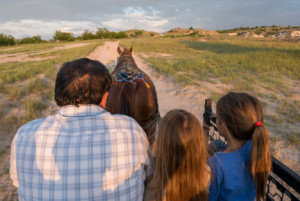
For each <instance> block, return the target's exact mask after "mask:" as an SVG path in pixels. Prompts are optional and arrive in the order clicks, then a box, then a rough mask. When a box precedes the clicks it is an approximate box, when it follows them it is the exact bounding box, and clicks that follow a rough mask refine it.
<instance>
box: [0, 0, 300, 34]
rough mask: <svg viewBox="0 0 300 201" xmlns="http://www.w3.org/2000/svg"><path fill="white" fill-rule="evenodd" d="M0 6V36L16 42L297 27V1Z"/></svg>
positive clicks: (60, 1)
mask: <svg viewBox="0 0 300 201" xmlns="http://www.w3.org/2000/svg"><path fill="white" fill-rule="evenodd" d="M0 5H1V6H0V33H3V34H6V35H12V36H13V37H15V38H19V39H20V38H24V37H31V36H35V35H40V36H41V37H42V38H43V39H46V40H48V39H51V38H52V37H53V35H54V33H55V31H56V30H60V31H64V32H72V33H74V35H75V36H78V35H81V34H82V33H83V32H84V31H85V30H89V31H91V32H95V31H96V30H97V28H107V29H109V30H111V31H124V30H129V29H142V30H146V31H156V32H159V33H163V32H165V31H168V30H171V29H173V28H176V27H182V28H189V27H191V26H192V27H193V28H200V29H207V30H221V29H231V28H236V27H241V26H243V27H248V26H249V27H253V26H271V25H282V26H287V25H291V26H300V0H127V1H126V0H106V1H103V0H0Z"/></svg>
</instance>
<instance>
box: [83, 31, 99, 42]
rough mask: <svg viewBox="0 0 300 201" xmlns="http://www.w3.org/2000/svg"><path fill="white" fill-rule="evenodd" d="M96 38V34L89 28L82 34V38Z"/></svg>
mask: <svg viewBox="0 0 300 201" xmlns="http://www.w3.org/2000/svg"><path fill="white" fill-rule="evenodd" d="M95 38H96V36H95V35H94V34H93V33H92V32H90V31H88V30H86V31H84V33H83V34H82V36H81V39H82V40H91V39H95Z"/></svg>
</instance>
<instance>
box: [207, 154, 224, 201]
mask: <svg viewBox="0 0 300 201" xmlns="http://www.w3.org/2000/svg"><path fill="white" fill-rule="evenodd" d="M207 163H208V165H209V167H210V169H211V172H212V175H213V178H212V181H211V185H210V187H209V201H215V200H219V196H220V192H221V184H222V180H223V179H222V177H223V176H222V172H221V169H220V164H218V158H217V157H216V155H214V156H212V157H210V158H209V159H208V161H207Z"/></svg>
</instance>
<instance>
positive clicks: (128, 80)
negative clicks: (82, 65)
mask: <svg viewBox="0 0 300 201" xmlns="http://www.w3.org/2000/svg"><path fill="white" fill-rule="evenodd" d="M118 52H119V54H120V57H119V58H118V63H117V66H116V68H115V69H114V71H113V72H112V74H111V76H112V85H111V88H110V91H109V94H108V97H107V102H106V109H107V111H109V112H111V113H112V114H124V115H127V116H130V117H132V118H134V119H135V120H136V121H137V122H138V123H139V125H140V126H141V127H142V128H143V130H144V131H145V132H146V134H147V136H148V139H149V142H150V144H152V143H153V141H154V133H155V130H156V125H157V122H158V121H159V119H160V114H159V110H158V101H157V95H156V90H155V86H154V84H153V82H152V80H151V79H150V78H149V76H148V75H147V74H146V73H144V72H143V71H142V70H141V69H139V68H138V67H137V65H136V64H135V61H134V59H133V58H132V55H131V52H132V49H130V50H127V49H126V48H125V49H124V51H123V52H122V51H121V50H120V49H119V48H118Z"/></svg>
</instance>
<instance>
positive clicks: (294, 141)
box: [286, 133, 300, 147]
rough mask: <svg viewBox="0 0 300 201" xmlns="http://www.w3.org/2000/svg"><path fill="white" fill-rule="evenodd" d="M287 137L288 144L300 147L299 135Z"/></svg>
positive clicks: (294, 134)
mask: <svg viewBox="0 0 300 201" xmlns="http://www.w3.org/2000/svg"><path fill="white" fill-rule="evenodd" d="M286 137H287V140H288V142H290V143H291V144H295V145H297V146H298V147H300V134H299V133H289V134H288V135H287V136H286Z"/></svg>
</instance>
